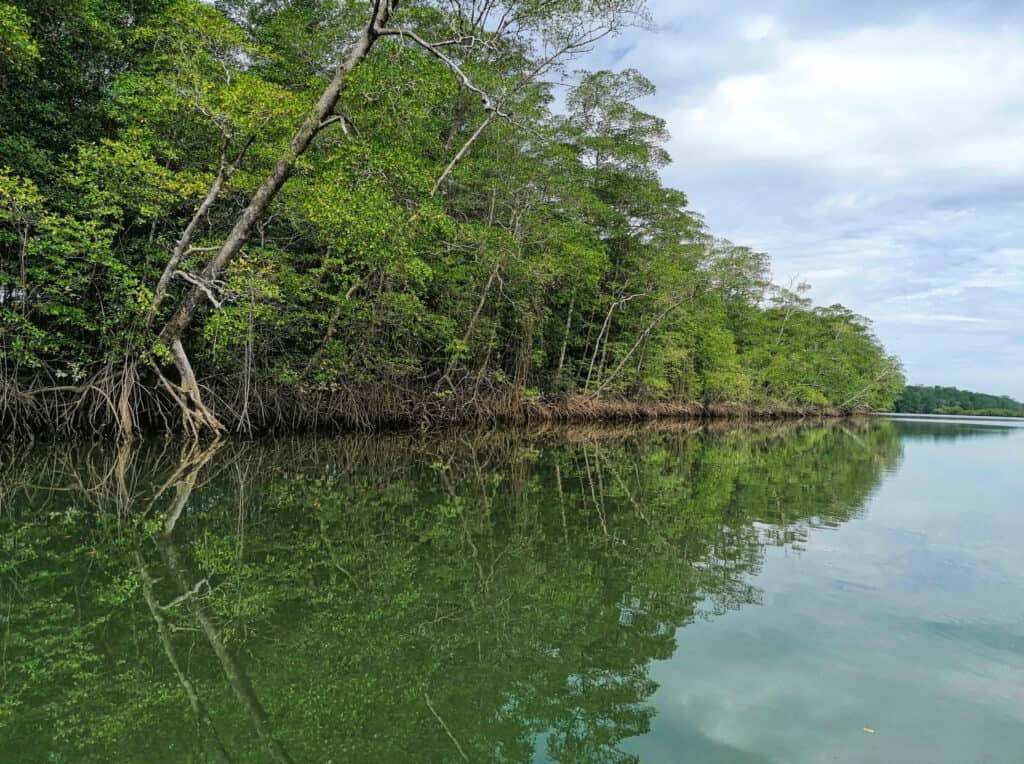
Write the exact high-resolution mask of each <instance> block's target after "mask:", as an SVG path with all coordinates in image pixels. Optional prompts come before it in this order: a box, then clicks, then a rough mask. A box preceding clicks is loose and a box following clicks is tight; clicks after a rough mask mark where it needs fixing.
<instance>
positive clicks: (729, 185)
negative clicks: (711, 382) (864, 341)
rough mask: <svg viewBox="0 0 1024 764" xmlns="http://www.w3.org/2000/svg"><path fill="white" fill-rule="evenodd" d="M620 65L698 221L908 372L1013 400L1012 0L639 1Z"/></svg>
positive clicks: (1017, 143) (1023, 192) (1018, 122)
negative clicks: (645, 10)
mask: <svg viewBox="0 0 1024 764" xmlns="http://www.w3.org/2000/svg"><path fill="white" fill-rule="evenodd" d="M648 5H649V8H650V10H651V13H652V16H653V18H654V28H652V29H650V30H630V31H628V32H626V33H625V34H623V35H621V36H619V37H618V38H615V39H614V40H610V41H607V40H606V41H603V42H602V43H601V45H600V46H599V47H598V48H597V49H596V50H595V51H594V52H593V53H592V54H590V56H589V57H588V59H587V60H586V61H585V62H583V63H584V65H585V66H586V68H588V69H595V68H611V69H624V68H628V67H633V68H636V69H639V70H640V71H641V72H643V73H644V74H645V75H646V76H647V77H649V78H650V79H651V80H652V81H653V82H654V83H655V84H656V85H657V87H658V93H657V95H656V96H654V97H652V98H650V99H648V100H647V101H645V102H644V103H642V104H641V106H642V107H643V108H644V109H645V110H647V111H649V112H651V113H653V114H657V115H658V116H660V117H662V118H664V119H666V120H667V122H668V128H669V130H670V132H671V133H672V140H671V142H670V143H669V145H668V149H669V150H670V152H671V153H672V156H673V163H672V164H671V166H669V167H668V168H667V169H666V170H665V171H664V173H663V175H664V179H665V181H666V182H667V183H668V184H669V185H671V186H673V187H675V188H679V189H682V190H683V191H685V192H686V193H687V196H688V197H689V199H690V204H691V206H692V207H693V208H694V209H695V210H697V211H699V212H701V213H702V214H703V215H704V216H705V218H706V220H707V223H708V226H709V228H710V229H711V230H712V231H713V232H714V233H715V234H716V235H718V236H723V237H725V238H728V239H730V240H732V241H733V242H735V243H737V244H744V245H747V246H751V247H754V248H756V249H759V250H761V251H764V252H767V253H768V254H769V255H771V257H772V260H773V264H774V265H773V268H774V276H775V279H776V281H777V283H781V284H789V283H790V281H791V280H793V279H795V280H796V281H807V282H809V283H810V284H811V285H812V290H811V292H810V296H811V297H812V298H813V299H814V300H815V302H817V303H819V304H826V305H827V304H832V303H835V302H841V303H843V304H844V305H846V306H848V307H850V308H852V309H853V310H855V311H857V312H859V313H862V314H864V315H866V316H868V317H870V318H871V319H873V321H874V323H875V330H876V333H877V334H878V336H879V337H880V339H881V340H882V341H883V342H884V343H885V345H886V347H887V348H888V349H889V351H890V352H893V353H895V354H896V355H898V356H900V358H901V359H902V360H903V363H904V366H905V369H906V373H907V378H908V381H909V382H910V383H911V384H943V385H954V386H957V387H961V388H966V389H971V390H977V391H980V392H988V393H997V394H1007V395H1012V396H1013V397H1015V398H1017V399H1019V400H1024V2H1021V1H1020V0H959V1H958V2H952V1H944V0H884V1H882V0H859V1H858V2H849V1H848V0H817V1H813V0H719V1H718V2H707V1H706V0H703V1H702V2H691V1H690V0H649V3H648Z"/></svg>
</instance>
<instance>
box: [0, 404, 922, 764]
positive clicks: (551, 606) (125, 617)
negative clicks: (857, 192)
mask: <svg viewBox="0 0 1024 764" xmlns="http://www.w3.org/2000/svg"><path fill="white" fill-rule="evenodd" d="M904 427H906V425H904V424H902V423H901V424H900V425H899V429H900V430H902V429H903V428H904ZM900 456H901V446H900V438H899V436H898V434H897V426H894V425H893V424H892V423H890V422H885V421H870V422H868V421H865V422H856V421H845V422H838V423H834V424H831V425H828V426H771V427H760V428H755V429H748V430H739V429H725V430H722V431H708V430H704V429H701V428H699V427H695V426H693V425H676V426H670V427H667V428H664V427H663V428H641V429H637V428H617V429H612V430H608V429H603V428H588V429H578V428H577V429H555V430H548V431H544V432H533V433H526V434H524V433H513V432H496V433H490V434H485V435H481V434H478V433H453V434H450V435H446V436H442V437H426V436H413V435H407V436H377V437H370V436H354V437H347V438H338V439H331V440H327V441H314V440H286V441H271V442H262V443H260V442H257V443H243V444H236V443H232V444H225V445H206V446H184V447H183V446H181V445H180V444H173V443H164V444H160V445H152V446H148V447H145V448H141V449H135V450H129V449H122V450H119V451H110V450H106V449H102V448H98V447H94V448H79V449H64V450H50V451H48V452H45V453H39V454H35V455H31V456H26V455H24V454H11V453H8V454H6V455H5V456H4V460H5V462H6V464H5V465H4V467H5V469H4V472H3V475H4V478H3V484H2V486H0V499H2V502H3V503H2V505H0V539H2V545H3V554H2V555H0V630H2V633H0V688H2V692H0V759H2V760H3V761H5V762H6V761H32V762H37V761H47V762H71V761H97V762H98V761H110V760H122V761H126V760H131V761H135V760H138V761H147V762H161V761H167V762H171V761H210V762H219V761H225V762H232V761H234V762H253V761H273V762H289V761H331V760H333V761H336V762H351V761H368V762H370V761H403V762H404V761H456V762H457V761H495V760H499V761H531V760H533V759H534V758H535V757H536V756H538V755H540V756H544V757H547V758H548V759H550V760H554V761H560V762H579V761H588V762H589V761H605V762H618V761H631V760H633V759H632V758H631V757H630V756H629V755H627V754H625V753H623V752H622V751H620V749H619V747H618V746H619V744H620V743H621V742H622V741H623V740H625V739H627V738H630V737H633V736H637V735H642V734H644V733H646V732H647V731H648V730H649V729H650V725H651V721H652V717H653V715H654V710H653V708H652V707H651V706H650V705H649V703H648V701H649V699H650V697H651V695H652V693H653V692H654V690H655V689H656V685H655V683H654V682H653V681H652V680H651V678H650V676H649V664H650V662H651V661H652V660H655V659H664V658H668V657H669V656H671V655H672V653H673V651H674V650H675V633H676V631H677V630H678V629H679V628H680V627H684V626H686V625H687V624H689V623H692V622H693V621H695V620H697V619H702V618H712V617H715V616H716V615H718V614H722V613H725V612H727V611H729V610H732V609H736V608H740V607H743V606H745V605H753V604H757V603H758V602H759V601H760V592H759V591H758V589H757V588H756V586H755V585H754V584H753V583H752V581H753V578H754V576H755V574H756V573H757V572H758V571H759V570H760V567H761V565H762V563H763V559H764V553H765V548H766V547H767V546H769V545H785V546H789V547H796V548H799V547H800V546H801V545H802V544H803V543H804V542H805V540H806V538H807V535H808V532H809V530H810V529H813V528H815V527H822V526H824V527H834V526H838V525H840V524H842V523H845V522H847V521H849V520H850V519H851V518H853V517H855V516H857V515H858V513H860V512H861V511H862V508H863V506H864V502H865V500H866V498H867V497H868V496H869V494H870V493H871V492H872V491H873V490H874V488H875V487H876V486H877V484H878V482H879V479H880V476H881V475H882V474H883V472H884V471H886V470H891V469H893V468H894V466H895V465H896V464H897V462H898V461H899V459H900ZM722 755H723V756H724V755H725V754H724V753H723V754H722ZM723 760H724V759H723Z"/></svg>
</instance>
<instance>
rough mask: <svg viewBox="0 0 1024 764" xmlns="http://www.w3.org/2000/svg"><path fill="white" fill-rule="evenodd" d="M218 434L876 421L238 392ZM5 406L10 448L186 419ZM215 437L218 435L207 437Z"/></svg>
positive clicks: (149, 404)
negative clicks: (673, 422)
mask: <svg viewBox="0 0 1024 764" xmlns="http://www.w3.org/2000/svg"><path fill="white" fill-rule="evenodd" d="M205 392H206V397H207V399H208V400H209V401H210V410H211V411H212V413H213V414H214V415H215V416H216V419H217V420H218V421H219V422H220V423H221V424H222V425H223V430H222V431H221V432H220V435H221V436H239V437H252V436H256V435H286V434H301V433H311V432H379V431H395V430H409V429H419V430H423V429H443V428H448V427H453V426H475V427H496V426H517V425H527V426H529V425H537V424H545V423H559V424H592V423H602V422H607V423H625V422H647V421H657V420H680V421H688V420H689V421H699V420H712V419H714V420H773V419H822V418H837V417H842V416H848V415H856V414H865V413H870V411H869V410H868V409H864V408H847V409H841V408H837V407H830V406H797V405H791V404H786V403H781V402H765V403H740V402H724V401H718V402H700V401H666V400H630V399H611V398H596V397H593V396H586V395H566V396H562V397H560V398H552V399H540V398H534V397H529V396H524V395H521V394H517V393H516V392H512V391H509V392H491V393H488V394H486V395H482V394H479V393H474V394H469V393H457V392H453V391H444V392H443V393H438V392H433V391H431V392H421V391H411V390H402V389H398V388H383V387H382V388H379V389H366V390H354V389H352V388H346V389H345V390H343V391H337V392H332V393H330V394H327V393H307V394H305V395H299V394H296V393H294V391H291V390H286V389H284V388H278V387H272V386H268V387H261V388H259V389H258V390H254V391H250V395H248V396H246V397H244V398H240V396H238V395H237V391H228V390H220V391H217V390H213V389H207V390H206V391H205ZM2 398H3V400H0V428H2V432H4V433H5V436H6V439H8V440H13V441H26V440H27V441H32V440H37V439H39V440H53V439H95V438H100V439H114V438H121V439H124V434H125V433H126V432H127V433H129V434H130V435H132V436H137V435H175V434H182V432H183V429H182V427H181V416H180V412H178V411H177V410H176V409H175V408H173V407H172V404H171V402H170V401H169V400H168V399H167V398H166V397H162V396H160V395H159V391H156V390H152V389H146V388H144V387H143V386H142V385H140V384H134V385H132V386H131V387H130V389H125V388H118V387H113V388H111V389H103V388H101V387H99V386H90V387H85V388H77V389H76V388H63V389H61V388H55V389H51V390H49V391H46V392H45V393H44V394H39V393H33V394H25V393H16V392H15V393H13V394H10V393H9V394H7V395H4V396H2ZM207 434H208V435H214V434H215V433H212V432H211V433H207Z"/></svg>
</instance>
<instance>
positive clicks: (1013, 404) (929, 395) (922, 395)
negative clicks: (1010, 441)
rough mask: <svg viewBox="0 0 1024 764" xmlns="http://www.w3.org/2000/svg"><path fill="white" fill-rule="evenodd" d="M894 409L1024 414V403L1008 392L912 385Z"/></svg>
mask: <svg viewBox="0 0 1024 764" xmlns="http://www.w3.org/2000/svg"><path fill="white" fill-rule="evenodd" d="M894 410H895V411H897V412H899V413H906V414H965V415H971V416H1024V403H1021V402H1020V401H1017V400H1014V399H1013V398H1011V397H1009V396H1007V395H987V394H985V393H972V392H970V391H969V390H960V389H958V388H956V387H940V386H938V385H935V386H931V387H928V386H925V385H908V386H907V387H906V388H905V389H904V390H903V392H901V393H900V394H899V396H898V397H897V398H896V402H895V405H894Z"/></svg>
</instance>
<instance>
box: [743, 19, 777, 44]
mask: <svg viewBox="0 0 1024 764" xmlns="http://www.w3.org/2000/svg"><path fill="white" fill-rule="evenodd" d="M780 32H781V28H780V26H779V20H778V19H777V18H775V17H774V16H769V15H767V14H765V15H760V16H748V17H747V18H745V19H743V20H742V21H741V22H740V37H742V38H743V39H744V40H749V41H751V42H760V41H761V40H767V39H769V38H771V37H777V36H778V35H779V34H780Z"/></svg>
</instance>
